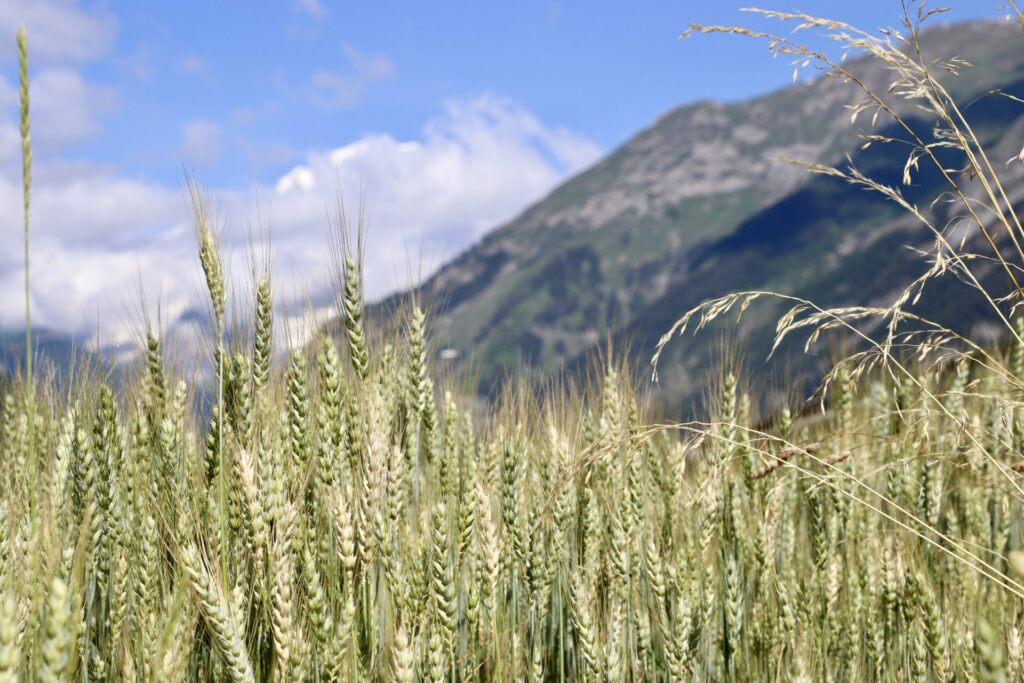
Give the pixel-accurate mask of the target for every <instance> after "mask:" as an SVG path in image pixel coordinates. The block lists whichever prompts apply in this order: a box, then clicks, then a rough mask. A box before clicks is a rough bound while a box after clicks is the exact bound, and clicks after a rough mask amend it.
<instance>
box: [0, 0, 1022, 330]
mask: <svg viewBox="0 0 1024 683" xmlns="http://www.w3.org/2000/svg"><path fill="white" fill-rule="evenodd" d="M746 4H748V3H747V2H732V1H731V0H723V1H721V2H708V1H706V0H705V1H702V2H697V1H694V0H683V1H679V2H630V3H621V2H620V3H610V2H585V3H584V2H565V1H554V0H535V1H524V2H516V3H479V2H444V3H422V2H392V1H382V2H373V3H355V2H331V1H330V0H280V1H279V2H253V3H242V2H194V1H181V2H175V3H169V2H168V3H155V2H138V3H119V2H112V1H106V2H92V1H82V2H77V1H76V0H5V2H4V3H2V6H0V112H2V113H3V114H4V116H5V119H6V122H5V123H0V209H2V211H3V213H4V215H7V216H9V217H10V218H9V220H8V222H7V223H8V226H9V227H8V228H5V229H4V230H3V231H2V233H3V236H2V238H0V247H2V248H3V249H4V253H6V254H8V255H10V254H13V253H16V252H17V250H16V249H15V247H16V244H17V239H19V238H20V237H19V236H20V227H19V225H18V223H17V220H16V218H15V217H16V216H17V215H18V214H17V211H16V210H13V209H14V207H16V202H17V196H16V188H17V183H18V182H19V177H18V165H17V163H16V162H17V153H18V152H17V142H16V137H14V125H15V123H16V121H15V118H14V117H15V116H16V103H17V102H16V85H17V81H16V73H17V71H16V67H17V65H16V62H15V50H14V32H15V30H16V27H17V25H18V23H19V22H22V21H23V22H25V24H26V25H27V27H28V34H29V45H30V53H31V56H32V75H33V112H34V114H35V115H34V119H33V124H34V129H33V135H34V140H35V143H36V154H37V170H36V174H35V175H36V182H37V198H38V199H37V207H38V208H37V211H36V218H35V220H36V227H37V235H38V237H37V245H38V246H37V249H38V253H39V257H38V259H37V263H41V264H42V265H41V266H40V271H41V272H40V273H39V274H37V270H36V267H35V266H34V267H33V277H34V278H35V279H36V280H37V282H38V288H34V290H36V289H38V291H34V294H33V296H34V304H35V306H36V307H37V308H38V309H39V319H40V320H42V321H43V322H44V324H48V325H50V326H54V327H61V328H65V329H70V330H75V331H84V330H88V329H89V327H90V326H93V327H94V326H95V324H96V320H97V319H98V318H99V319H103V318H108V319H109V316H108V315H107V312H108V311H110V310H114V309H122V310H123V309H124V308H125V306H126V303H125V302H124V298H125V291H126V282H130V281H137V280H138V275H139V272H140V271H142V272H143V276H144V277H143V280H144V281H146V282H147V286H146V288H147V290H148V291H146V292H145V296H146V297H150V298H151V297H156V298H158V299H159V300H160V301H161V303H162V305H163V306H164V308H165V310H166V311H168V315H169V316H171V317H173V315H175V313H176V312H180V311H182V310H184V309H185V308H187V306H188V300H189V297H193V296H194V294H195V289H196V287H195V286H194V283H192V284H190V285H189V286H184V285H182V282H184V281H189V282H191V279H193V278H194V272H193V271H194V256H193V255H192V253H191V243H190V239H191V229H190V228H189V224H188V215H187V210H186V207H185V202H184V199H183V197H184V192H183V189H182V186H183V178H184V175H185V173H186V172H191V173H194V174H195V176H196V177H197V178H198V179H199V180H200V181H202V182H203V183H204V184H206V185H207V186H208V187H209V189H210V193H211V195H212V196H213V197H214V198H215V199H216V200H217V202H218V205H219V206H220V207H221V208H222V216H223V218H224V222H225V224H226V228H225V233H224V241H225V245H226V248H227V250H228V251H229V252H230V251H244V245H245V242H246V230H245V226H246V225H248V224H249V223H251V222H258V223H259V224H260V225H261V226H265V225H267V224H269V225H270V227H271V230H272V232H273V243H274V245H275V254H276V256H275V267H276V268H278V269H280V270H281V271H282V275H283V277H284V278H285V279H286V280H287V279H294V276H295V274H296V273H300V274H302V275H303V276H304V278H305V277H308V278H309V280H310V281H307V282H303V283H302V284H301V285H293V290H294V291H293V292H292V294H293V298H294V296H298V295H297V294H296V293H295V292H296V291H297V290H300V289H304V288H306V289H309V290H310V291H316V290H317V289H318V288H322V287H324V286H325V284H324V278H325V269H324V267H323V266H326V265H327V263H326V261H327V260H326V259H325V258H324V245H325V244H326V233H327V228H326V226H325V218H324V216H325V208H326V207H327V205H328V204H329V203H330V198H331V197H333V196H334V190H335V183H338V184H340V185H341V189H342V191H343V193H344V195H345V197H346V199H347V201H348V204H349V205H350V206H354V205H357V204H358V203H359V199H360V198H362V199H363V202H364V205H365V207H366V209H367V211H368V213H369V215H370V224H369V229H368V234H369V236H370V242H369V245H368V248H367V251H368V259H367V261H368V264H367V265H368V271H369V272H368V279H369V280H370V289H371V292H373V293H376V294H380V293H383V292H386V291H388V290H390V289H394V288H395V287H400V286H403V285H405V284H407V283H408V279H409V278H408V274H407V273H408V268H407V267H405V266H403V264H404V263H407V262H408V260H409V253H410V252H412V253H413V259H414V260H418V261H419V262H420V264H421V265H420V266H419V267H418V268H417V270H420V271H429V270H431V269H432V268H434V267H436V266H437V265H439V264H440V263H441V262H443V261H444V260H445V259H446V258H449V257H451V256H453V255H455V254H457V253H458V252H459V251H461V250H463V249H465V248H466V247H467V246H469V244H471V243H472V242H473V241H474V240H475V239H478V238H479V237H480V236H481V235H482V234H484V233H485V232H486V231H487V230H488V229H490V228H492V227H494V226H495V225H497V224H499V223H500V222H502V221H504V220H507V219H508V218H511V217H512V216H514V215H515V214H516V213H518V212H519V211H520V210H521V209H523V208H524V207H525V206H527V205H528V204H529V203H531V202H532V201H534V200H536V199H538V198H540V197H541V196H543V194H545V193H546V192H547V191H549V190H550V189H551V188H552V187H553V186H554V185H555V184H557V183H558V182H559V181H560V180H562V179H564V178H565V177H566V176H567V175H569V174H571V173H574V172H576V171H578V170H581V169H582V168H585V167H586V166H587V165H589V164H590V163H593V161H595V160H596V159H597V158H599V157H600V156H601V155H602V154H604V153H607V152H608V151H610V150H612V149H614V148H615V147H616V146H617V145H619V144H621V143H622V142H624V141H625V140H627V139H628V138H629V137H630V136H631V135H633V134H634V133H636V132H637V131H638V130H639V129H641V128H642V127H644V126H646V125H648V124H650V123H651V122H652V121H653V120H654V119H655V118H656V117H658V116H659V115H660V114H662V113H663V112H665V111H666V110H668V109H670V108H671V107H674V106H677V105H679V104H683V103H686V102H689V101H693V100H695V99H703V98H715V99H721V100H739V99H744V98H747V97H750V96H752V95H756V94H759V93H764V92H767V91H770V90H773V89H775V88H778V87H782V86H785V85H787V84H788V83H789V80H790V69H789V66H788V65H787V64H786V63H785V62H781V61H776V60H772V59H770V58H769V56H768V54H767V52H766V51H765V49H764V47H763V46H762V45H759V44H756V43H753V42H747V41H742V40H738V39H729V38H725V37H718V36H714V37H707V36H704V37H701V36H698V37H696V38H693V39H690V40H687V41H680V40H679V39H678V36H679V33H680V32H681V31H682V30H683V29H684V28H685V27H686V26H687V25H688V23H689V22H691V21H693V22H700V23H737V22H743V23H746V24H747V25H751V26H755V27H757V26H762V25H765V24H764V22H759V21H757V18H756V17H751V16H749V15H742V14H741V13H740V12H738V8H739V7H741V6H743V5H746ZM798 4H799V6H800V8H801V9H803V10H805V11H807V12H810V13H813V14H818V15H823V16H830V17H834V18H838V19H842V20H846V21H849V22H851V23H854V24H856V25H859V26H861V27H864V28H877V27H881V26H892V25H894V24H895V22H896V19H897V13H898V11H899V10H898V7H899V4H898V2H897V0H860V1H859V2H857V3H851V2H840V1H837V0H807V1H805V2H801V3H798ZM948 4H952V5H954V11H953V12H952V13H950V14H949V15H947V16H948V17H950V18H958V19H962V18H972V17H979V16H986V17H992V16H996V11H995V10H996V8H997V6H998V5H1000V4H1002V3H1001V2H999V1H991V2H989V1H988V0H971V1H970V2H966V1H963V0H961V1H960V2H950V3H948ZM764 6H766V7H770V8H773V9H793V3H790V2H784V3H779V2H766V3H764ZM5 35H6V36H8V40H7V45H8V46H7V48H3V47H2V46H3V40H4V39H3V36H5ZM257 206H259V209H258V210H257ZM232 258H233V260H234V261H236V262H237V263H238V264H239V267H238V268H236V270H237V271H239V272H241V273H242V274H244V271H245V267H244V266H245V257H244V254H243V255H242V256H239V257H238V258H235V257H234V256H233V257H232ZM317 264H322V265H321V266H318V265H317ZM47 265H49V266H50V267H47ZM185 270H188V275H187V276H185V275H182V274H181V273H182V271H185ZM21 277H22V271H21V270H20V264H19V262H18V261H17V259H15V258H14V257H12V256H0V285H2V286H5V287H6V289H5V291H12V289H11V288H10V287H8V285H13V284H15V283H17V282H18V281H19V280H20V278H21ZM239 277H240V278H242V275H239ZM242 279H244V278H242ZM150 280H155V281H156V282H155V283H151V282H150ZM137 289H138V288H137V286H136V290H137ZM15 300H16V297H4V298H3V299H2V300H0V325H3V326H16V325H17V324H19V323H20V315H21V313H20V309H19V307H18V306H17V305H15V304H16V303H17V301H15ZM109 333H110V334H111V335H112V336H115V337H116V336H117V333H116V332H114V331H109Z"/></svg>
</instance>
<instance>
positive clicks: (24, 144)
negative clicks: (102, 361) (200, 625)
mask: <svg viewBox="0 0 1024 683" xmlns="http://www.w3.org/2000/svg"><path fill="white" fill-rule="evenodd" d="M18 81H19V86H18V94H19V95H20V98H21V177H22V195H23V197H24V207H25V387H26V403H27V406H28V459H29V468H30V469H29V479H30V482H31V483H30V487H29V498H30V504H31V505H32V509H33V510H34V509H35V505H34V501H35V470H36V467H35V459H34V453H35V448H34V443H33V442H34V434H35V432H34V429H33V418H34V416H35V406H34V396H33V382H32V310H31V308H32V307H31V304H30V301H29V291H30V290H29V260H28V217H29V206H30V204H31V198H32V192H31V188H32V136H31V135H29V121H30V119H29V114H28V47H27V44H26V38H25V26H24V24H23V25H21V26H20V27H18Z"/></svg>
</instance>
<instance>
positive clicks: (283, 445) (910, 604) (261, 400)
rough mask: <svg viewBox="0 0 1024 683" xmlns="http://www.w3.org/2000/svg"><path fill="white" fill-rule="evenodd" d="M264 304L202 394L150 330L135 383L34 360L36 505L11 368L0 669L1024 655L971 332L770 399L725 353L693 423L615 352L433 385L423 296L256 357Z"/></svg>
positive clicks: (296, 674)
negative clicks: (670, 423)
mask: <svg viewBox="0 0 1024 683" xmlns="http://www.w3.org/2000/svg"><path fill="white" fill-rule="evenodd" d="M263 288H264V287H262V286H261V287H260V289H263ZM356 290H357V288H356V287H353V288H351V289H350V290H347V291H352V292H354V291H356ZM260 300H262V299H260ZM346 303H347V304H350V305H352V306H355V307H359V306H360V304H359V303H358V302H356V301H350V302H346ZM255 317H256V321H257V325H256V329H257V330H259V332H258V333H257V334H256V335H255V340H254V343H253V344H252V348H251V349H242V348H235V349H230V351H229V352H226V353H225V355H224V359H225V360H224V362H223V365H224V373H223V374H224V377H225V380H224V387H223V392H222V396H223V403H222V404H220V405H219V406H217V407H216V408H215V409H214V410H213V411H212V412H211V417H210V418H209V423H208V424H205V425H204V424H196V418H194V416H193V411H192V410H191V400H192V399H191V396H190V390H189V388H188V387H187V386H186V385H185V383H184V382H182V381H181V380H180V378H178V377H175V376H174V374H173V373H169V372H168V371H167V370H166V369H165V367H164V363H163V360H162V349H161V345H160V341H159V339H158V338H157V337H156V336H153V337H151V338H150V340H149V345H148V346H149V348H148V354H147V356H146V361H145V367H144V368H141V369H140V370H141V371H140V372H139V373H138V376H137V377H136V378H135V379H134V380H133V381H131V382H129V383H128V384H127V385H126V386H125V387H124V388H122V389H119V390H117V391H115V389H113V388H112V387H110V386H108V385H106V384H105V383H104V382H103V381H102V380H101V379H90V380H89V381H84V382H81V383H78V384H77V385H76V387H75V388H74V389H73V390H71V392H70V393H69V394H66V395H60V396H57V395H55V394H54V392H53V391H41V392H40V393H39V394H38V396H37V398H38V400H37V402H36V407H35V409H36V410H37V414H36V416H35V424H36V426H37V430H38V433H37V447H38V448H39V452H40V453H41V454H43V456H42V457H40V458H39V459H38V460H37V464H36V467H38V471H37V472H36V473H35V476H36V480H37V481H38V483H39V487H40V490H39V495H38V497H37V500H38V506H37V514H36V517H35V521H34V523H33V521H32V519H31V518H30V516H29V510H28V507H27V500H28V497H27V495H26V494H27V490H28V486H29V484H28V482H29V480H30V474H31V473H30V472H29V471H28V468H29V460H28V458H27V448H28V440H27V424H28V414H27V403H26V400H25V399H26V396H25V394H24V392H23V391H19V392H17V393H15V394H12V395H8V396H7V397H6V399H5V404H4V410H3V421H2V427H0V448H2V452H3V454H4V468H3V481H2V484H0V487H2V490H3V492H4V493H3V495H2V499H0V681H14V680H35V679H37V678H38V679H40V680H167V681H171V680H180V681H190V680H214V681H215V680H232V681H319V680H330V681H336V680H344V681H385V680H398V681H418V680H423V681H436V682H441V681H483V680H503V681H521V680H528V681H591V682H593V681H641V680H644V681H648V680H649V681H661V680H673V681H675V680H707V679H712V680H793V679H796V678H798V677H803V679H805V680H824V679H825V678H826V677H831V679H833V680H858V679H864V680H878V681H888V680H897V679H899V678H902V679H903V680H927V679H934V680H939V681H950V680H988V681H996V680H1006V677H1007V676H1012V677H1018V676H1021V675H1024V640H1022V635H1021V630H1020V628H1021V625H1020V619H1021V615H1022V608H1024V601H1022V598H1024V586H1021V585H1020V583H1019V582H1018V578H1017V577H1018V576H1020V574H1019V572H1020V570H1021V568H1020V567H1019V566H1018V565H1019V564H1020V563H1021V562H1020V557H1019V556H1018V555H1016V554H1014V553H1013V550H1014V549H1016V548H1019V547H1021V544H1022V538H1021V535H1022V527H1021V525H1020V522H1019V520H1020V519H1021V498H1020V495H1019V492H1018V491H1017V490H1016V489H1014V488H1013V487H1012V486H1009V485H1007V483H1006V479H1005V478H1003V477H1002V476H1000V474H999V471H998V468H999V467H1005V468H1014V467H1016V466H1017V465H1019V463H1020V458H1019V452H1020V448H1021V446H1022V441H1024V422H1022V420H1021V416H1020V414H1019V413H1007V412H1005V411H1004V410H1003V409H1002V407H1001V405H1000V404H997V403H992V402H988V401H985V400H982V399H979V398H977V396H976V395H975V391H976V388H977V387H981V386H986V385H988V384H991V383H993V382H994V377H993V375H992V374H991V373H989V372H988V371H987V370H985V369H984V368H983V367H982V366H981V365H979V364H970V365H968V364H960V365H957V366H955V367H953V368H950V369H947V370H945V371H943V372H936V371H930V372H928V373H925V374H923V375H921V376H920V377H919V378H918V381H919V382H920V384H921V385H922V386H923V388H922V386H918V385H917V384H915V383H911V382H902V383H898V384H892V383H887V382H888V380H884V381H883V380H881V379H876V380H874V381H872V382H870V383H866V384H863V385H862V386H860V387H859V388H860V389H861V390H860V391H858V387H857V386H856V385H855V384H854V383H853V382H852V381H848V380H844V381H843V382H842V383H841V385H840V386H841V387H842V390H841V391H840V395H839V396H838V397H837V399H836V401H835V404H834V406H833V411H832V413H833V416H832V417H831V418H829V419H827V420H824V421H819V422H809V421H807V420H796V421H794V420H792V419H790V417H789V416H788V414H784V415H783V416H782V417H781V419H780V420H778V421H777V423H776V424H773V425H772V426H771V427H770V428H762V429H761V430H758V429H755V428H753V427H752V426H751V424H752V418H751V416H750V415H749V412H750V407H749V405H750V400H749V397H748V394H746V393H745V392H744V391H743V390H742V389H741V388H740V386H739V385H738V383H737V382H736V381H735V380H734V379H733V377H732V376H731V375H730V376H727V377H726V379H725V381H724V382H723V383H722V387H721V389H720V398H719V399H718V400H716V401H715V402H714V403H715V406H716V408H715V415H716V417H715V420H714V421H713V422H712V423H710V424H700V425H685V426H684V427H683V430H682V431H680V429H679V428H678V426H677V427H673V428H660V427H652V426H648V425H646V424H645V423H644V422H643V421H642V418H641V415H642V412H643V411H642V410H641V406H639V405H638V400H637V398H636V395H635V393H634V392H633V391H632V390H631V388H630V384H629V382H628V381H627V380H626V379H625V377H624V374H623V373H622V371H621V370H616V369H611V370H609V371H608V372H607V373H606V375H605V376H604V378H603V379H602V380H596V381H595V382H594V383H593V384H592V385H591V387H592V389H593V393H592V394H590V395H586V396H584V397H581V398H580V399H578V400H570V399H555V398H552V399H550V400H547V401H541V400H536V399H533V398H531V397H530V396H528V395H527V394H526V393H525V392H524V393H518V394H509V396H508V397H507V398H506V399H505V400H504V402H503V403H502V404H501V405H500V406H499V407H497V408H496V409H495V410H494V412H493V413H488V414H485V415H479V414H476V415H473V416H472V417H471V415H470V413H468V412H467V411H466V410H463V409H460V408H459V406H458V403H457V402H456V401H455V400H454V399H453V398H452V394H451V392H435V391H433V390H432V389H431V380H430V377H431V373H430V372H429V371H427V370H424V368H423V360H422V358H423V354H422V348H423V346H424V345H425V344H426V342H425V340H424V339H423V325H422V314H421V312H420V311H419V310H418V309H417V308H412V310H410V311H409V312H408V325H407V326H406V329H407V330H408V335H403V336H396V337H394V338H392V339H391V340H390V342H389V343H383V342H379V343H374V344H372V345H371V344H370V343H369V341H367V340H366V339H365V337H364V336H362V335H359V334H355V333H354V334H351V335H346V337H345V338H346V339H351V340H353V341H354V342H358V343H359V344H361V345H362V346H361V348H358V349H356V348H354V347H352V346H349V345H348V344H345V345H343V348H341V349H339V348H338V346H336V344H335V343H334V341H332V339H331V338H329V337H325V338H323V339H320V340H319V341H318V342H316V343H315V344H314V345H313V346H311V347H310V348H309V349H308V350H306V351H296V352H294V353H292V354H291V358H290V360H289V362H288V363H287V366H286V367H282V368H277V367H271V368H270V369H269V371H268V370H267V369H266V366H265V365H264V366H262V367H261V364H262V361H261V360H260V359H261V357H262V358H265V357H266V354H267V353H268V351H269V350H270V348H271V337H270V330H271V329H272V314H271V312H270V309H269V307H266V306H265V305H259V306H258V310H257V312H256V316H255ZM352 329H353V328H349V330H348V331H352ZM353 352H355V353H356V354H358V356H357V357H359V358H363V359H365V360H366V364H365V365H363V363H362V361H359V362H357V363H351V362H346V359H345V356H346V355H347V356H349V357H350V358H351V357H352V355H353ZM307 353H308V358H307ZM1013 355H1014V357H1015V358H1016V359H1017V362H1018V363H1019V362H1021V359H1024V349H1022V348H1021V347H1019V346H1018V347H1015V349H1014V351H1013ZM364 368H365V376H364V375H363V371H364V370H363V369H364ZM930 396H940V397H941V398H942V400H943V401H944V404H945V405H946V407H947V408H948V411H949V416H946V415H944V414H941V413H938V412H937V411H934V410H930V409H929V408H928V405H927V404H928V402H929V401H930V398H929V397H930ZM969 423H984V424H986V425H987V426H988V429H989V430H991V431H993V432H997V433H999V434H1000V435H1001V436H1002V438H999V439H992V440H986V441H984V442H982V443H981V444H980V445H975V444H974V443H972V442H970V441H968V440H967V439H965V438H963V436H962V433H963V425H964V424H969ZM1007 558H1009V559H1007ZM1015 572H1017V573H1015Z"/></svg>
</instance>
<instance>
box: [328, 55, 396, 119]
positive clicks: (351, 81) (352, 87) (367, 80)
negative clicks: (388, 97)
mask: <svg viewBox="0 0 1024 683" xmlns="http://www.w3.org/2000/svg"><path fill="white" fill-rule="evenodd" d="M344 50H345V56H346V57H347V58H348V61H349V67H350V68H349V69H347V70H344V71H327V70H317V71H314V72H313V76H312V78H311V79H310V90H311V93H312V100H313V104H315V105H316V106H317V107H319V108H321V109H324V110H327V111H339V110H342V109H351V108H352V107H354V106H355V105H356V104H358V103H359V100H361V99H362V98H363V95H364V94H365V93H366V89H367V88H368V87H370V85H371V84H372V83H374V82H375V81H380V80H385V79H388V78H394V76H395V73H396V70H395V65H394V63H393V62H392V61H391V58H390V57H388V56H387V55H379V54H378V55H367V54H363V53H361V52H359V51H358V50H356V49H355V48H354V47H352V46H351V45H346V46H345V48H344Z"/></svg>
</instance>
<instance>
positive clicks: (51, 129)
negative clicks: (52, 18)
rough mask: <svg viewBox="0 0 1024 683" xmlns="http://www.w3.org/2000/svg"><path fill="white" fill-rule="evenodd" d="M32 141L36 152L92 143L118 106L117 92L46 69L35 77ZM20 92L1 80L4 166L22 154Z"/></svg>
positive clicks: (57, 69) (0, 151)
mask: <svg viewBox="0 0 1024 683" xmlns="http://www.w3.org/2000/svg"><path fill="white" fill-rule="evenodd" d="M31 95H32V137H33V141H34V144H35V146H36V149H37V150H39V149H52V148H59V147H61V146H64V145H68V144H75V143H79V142H83V141H85V140H88V139H89V138H91V137H93V136H94V135H96V134H97V133H98V132H99V131H100V129H101V125H100V120H101V118H102V117H103V115H104V114H106V113H108V112H110V111H112V110H113V109H114V108H115V107H116V106H117V96H116V93H115V92H114V90H113V89H111V88H108V87H106V86H101V85H94V84H91V83H88V82H86V81H85V80H84V79H83V78H82V75H81V74H80V73H79V72H78V71H76V70H75V69H71V68H67V67H58V66H52V67H45V68H42V69H40V70H38V71H37V72H36V73H35V74H33V78H32V81H31ZM17 121H18V90H17V84H16V83H15V82H10V81H8V80H6V79H5V78H4V77H2V76H0V164H4V163H6V162H10V161H12V160H13V159H15V158H17V157H18V156H19V155H20V154H21V143H20V141H19V137H18V132H17V130H18V129H17Z"/></svg>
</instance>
